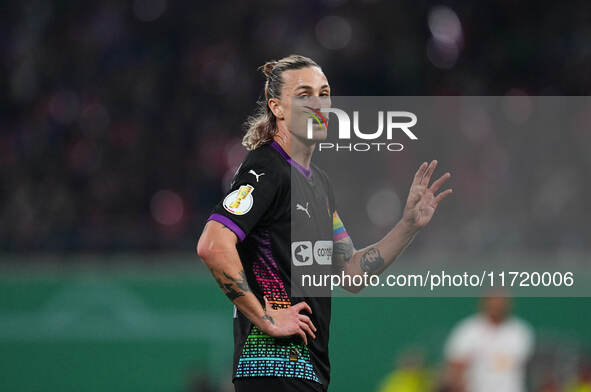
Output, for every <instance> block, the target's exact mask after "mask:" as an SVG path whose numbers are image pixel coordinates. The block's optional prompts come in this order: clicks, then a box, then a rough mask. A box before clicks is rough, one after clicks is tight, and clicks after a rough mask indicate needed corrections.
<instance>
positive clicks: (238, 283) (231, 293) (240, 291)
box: [212, 271, 250, 301]
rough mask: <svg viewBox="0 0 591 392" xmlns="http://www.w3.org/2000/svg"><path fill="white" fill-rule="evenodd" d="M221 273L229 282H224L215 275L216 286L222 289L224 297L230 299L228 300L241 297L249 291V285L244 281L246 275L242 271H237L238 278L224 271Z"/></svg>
mask: <svg viewBox="0 0 591 392" xmlns="http://www.w3.org/2000/svg"><path fill="white" fill-rule="evenodd" d="M212 272H213V271H212ZM223 274H224V277H225V278H226V279H229V280H230V282H226V283H224V282H222V280H221V279H220V278H218V277H215V280H216V282H218V286H220V288H221V289H222V291H223V292H224V294H226V297H228V298H229V299H230V301H234V300H235V299H236V298H239V297H243V296H244V295H245V294H246V293H247V292H249V291H250V287H249V286H248V283H247V282H246V275H245V274H244V271H240V272H239V273H238V275H239V277H238V278H234V277H232V276H230V275H229V274H227V273H226V272H223ZM214 276H215V274H214Z"/></svg>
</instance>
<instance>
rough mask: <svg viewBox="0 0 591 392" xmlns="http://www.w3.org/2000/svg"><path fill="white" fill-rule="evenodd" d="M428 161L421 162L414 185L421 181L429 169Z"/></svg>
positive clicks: (413, 181)
mask: <svg viewBox="0 0 591 392" xmlns="http://www.w3.org/2000/svg"><path fill="white" fill-rule="evenodd" d="M427 166H428V165H427V162H423V163H421V166H419V169H418V170H417V172H416V173H415V178H414V179H413V180H412V185H411V186H414V185H418V184H420V183H421V178H423V174H425V170H426V169H427Z"/></svg>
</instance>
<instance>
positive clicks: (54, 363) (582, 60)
mask: <svg viewBox="0 0 591 392" xmlns="http://www.w3.org/2000/svg"><path fill="white" fill-rule="evenodd" d="M0 21H1V23H0V31H1V33H2V34H0V47H1V49H2V50H1V53H2V54H1V57H0V58H1V59H2V62H1V64H2V70H3V73H2V74H3V75H2V77H1V78H0V107H1V108H2V109H1V111H0V269H1V274H0V352H2V353H3V355H2V358H1V359H0V380H1V381H0V383H1V384H2V390H6V391H37V390H61V391H70V390H71V391H104V390H111V391H135V390H138V391H139V390H142V391H219V390H228V388H229V385H228V379H229V375H230V371H231V351H232V340H231V339H232V338H231V322H232V318H231V317H232V316H231V315H232V306H231V304H230V303H229V301H227V299H226V298H225V297H224V296H223V294H222V293H221V292H219V290H218V288H217V286H216V284H215V282H214V281H213V279H211V277H210V276H209V274H208V271H207V270H206V269H205V268H204V267H203V266H202V264H201V263H200V261H199V260H198V258H197V257H196V255H195V251H194V248H195V245H196V242H197V238H198V236H199V234H200V233H201V230H202V227H203V224H204V221H205V219H206V218H207V216H208V214H209V211H210V210H211V208H212V207H213V205H214V204H215V203H217V202H218V201H219V200H220V199H221V198H222V197H223V195H224V191H225V189H226V188H227V186H228V184H229V182H230V179H231V176H232V174H233V172H234V170H235V168H236V166H237V165H238V164H239V163H240V161H241V160H242V158H243V157H244V154H245V152H246V151H245V150H244V149H243V147H242V146H241V145H240V140H241V134H242V122H243V121H244V120H245V119H246V117H247V116H248V115H249V114H250V113H251V112H252V111H253V110H254V108H255V102H256V100H257V99H258V98H259V97H260V96H261V93H262V87H263V81H264V80H263V77H262V74H260V72H258V71H257V67H258V66H260V65H261V64H263V63H264V62H265V61H267V60H269V59H272V58H281V57H283V56H285V55H288V54H291V53H298V54H302V55H306V56H309V57H312V58H313V59H315V60H316V61H317V62H318V63H319V64H321V65H322V67H323V70H324V72H325V73H326V75H327V76H328V78H329V80H330V83H331V86H332V91H333V94H335V95H497V96H508V97H527V96H533V95H558V96H562V95H578V96H587V95H588V94H589V91H590V90H591V72H589V70H590V69H591V45H590V44H589V42H591V6H590V4H589V3H588V2H586V1H572V2H568V3H566V4H563V3H559V2H549V1H539V2H535V4H526V3H521V2H511V1H503V0H499V1H484V2H477V3H475V2H456V1H435V2H433V1H422V2H418V3H416V2H390V1H385V0H381V1H380V0H364V1H362V0H323V1H298V2H287V1H267V2H255V3H251V2H233V3H231V2H223V1H217V2H198V3H195V2H184V1H175V2H172V1H167V0H130V1H105V0H101V1H95V2H92V3H87V2H68V1H22V2H4V4H3V5H2V12H1V13H0ZM520 102H521V103H523V102H526V105H527V102H529V101H527V99H525V101H523V99H522V98H518V101H517V103H520ZM518 106H519V105H518ZM590 108H591V106H590ZM522 113H523V111H517V112H515V113H513V115H514V116H515V119H516V121H519V119H520V116H521V115H522ZM589 113H591V111H587V112H582V113H581V116H580V118H578V119H575V120H574V121H575V123H576V124H579V125H578V126H572V127H568V128H565V129H561V130H559V131H557V133H556V134H555V135H553V136H552V135H547V137H546V138H545V139H542V141H539V139H538V142H537V143H536V142H534V140H535V135H532V139H529V138H527V137H523V138H522V139H520V143H521V144H519V145H521V146H527V145H528V143H534V144H535V146H536V148H531V149H528V148H525V147H524V148H523V149H522V151H520V154H519V155H515V154H509V155H510V156H511V157H516V156H518V157H519V159H517V160H515V161H512V162H509V163H507V166H504V167H505V168H507V167H509V168H511V167H515V166H514V165H516V166H517V167H519V168H520V170H522V171H523V173H524V175H523V176H511V175H510V173H511V171H510V170H501V171H500V172H499V171H495V170H493V169H494V167H496V166H495V165H496V164H498V163H499V162H500V164H501V165H502V164H503V159H504V157H506V156H507V154H505V153H504V151H503V148H504V147H506V146H503V144H502V143H498V144H495V148H494V149H493V150H491V151H492V152H491V153H490V154H487V153H486V152H487V151H488V150H487V149H486V148H485V144H484V143H483V141H489V140H490V139H487V138H486V137H479V136H478V135H476V136H475V137H474V135H472V136H470V135H467V136H466V142H465V143H462V144H451V142H450V143H448V144H445V143H446V141H445V138H440V139H438V140H437V142H438V143H439V145H440V148H441V149H442V150H444V151H446V154H447V156H453V154H454V152H455V154H457V155H458V156H460V155H462V154H473V159H474V160H475V164H474V166H473V167H472V168H471V170H470V171H467V172H464V173H459V174H460V175H459V176H458V178H457V180H456V181H457V184H458V186H459V190H464V191H465V192H469V194H470V197H471V198H473V199H474V200H480V201H481V202H485V203H496V204H497V205H508V206H509V207H510V208H513V210H511V211H512V212H515V214H504V215H503V214H501V215H496V214H483V215H482V216H483V219H482V220H480V221H468V220H465V221H457V222H454V223H455V225H454V226H453V227H454V228H456V229H457V231H458V232H459V233H464V234H465V235H466V236H470V237H469V238H470V239H471V241H470V242H471V243H472V244H474V249H471V251H472V252H474V254H475V255H478V254H486V253H487V252H488V251H489V250H490V249H501V248H510V249H512V250H519V251H523V252H526V253H527V254H529V255H542V256H547V257H556V256H557V255H561V257H566V256H565V255H568V254H576V255H577V256H576V257H577V258H581V257H582V258H583V259H585V258H586V259H587V260H588V259H589V258H588V255H589V247H590V245H589V241H588V239H589V228H588V225H586V219H584V218H586V216H587V215H588V213H587V211H586V209H585V205H586V200H587V198H586V197H584V195H587V194H589V183H588V181H585V180H586V179H587V178H588V173H589V169H590V167H591V158H590V155H589V154H588V151H589V147H590V146H591V132H590V131H589V130H590V127H589V126H588V124H590V123H591V117H590V116H589ZM581 124H582V125H581ZM560 132H564V133H563V136H564V137H562V138H561V137H559V136H560ZM553 147H558V148H553ZM505 152H506V151H505ZM396 158H397V159H398V160H399V161H398V164H399V167H400V168H402V169H401V170H400V172H398V173H397V174H396V175H398V176H400V177H399V178H400V181H397V182H396V183H397V184H400V185H401V186H404V187H407V183H406V182H405V179H406V178H407V177H408V175H409V169H408V168H411V167H415V164H418V163H420V159H421V158H422V157H421V156H416V155H413V154H399V155H397V156H396ZM567 158H568V159H567ZM531 162H545V165H544V166H543V167H540V166H538V165H533V164H531ZM528 165H529V166H528ZM530 174H531V175H530ZM491 175H495V176H496V175H504V176H505V177H504V181H505V184H506V185H507V187H508V188H509V189H510V187H511V181H520V180H521V179H523V178H524V176H525V177H527V178H529V180H530V181H531V187H532V192H531V193H528V194H525V195H521V194H516V195H512V197H513V198H514V199H515V204H514V205H510V203H509V202H510V201H511V200H512V199H511V198H508V197H507V195H502V194H498V193H495V192H490V190H489V189H487V187H486V182H487V181H486V180H487V178H489V176H491ZM462 187H463V188H462ZM457 190H458V189H456V191H457ZM402 193H404V192H402ZM465 208H470V206H465V205H461V204H459V203H456V204H454V203H450V204H449V207H448V210H447V211H446V212H445V215H444V216H445V217H446V219H447V218H449V219H451V217H454V216H462V214H464V216H465V214H466V212H465ZM345 218H346V215H345ZM484 219H486V220H484ZM370 221H371V219H370ZM346 222H347V220H346V219H345V223H346ZM508 222H510V224H511V226H512V227H513V229H514V231H515V232H519V233H522V234H523V235H522V236H520V237H519V238H517V239H516V238H515V237H514V236H503V235H494V233H498V232H499V227H503V226H506V225H507V224H508ZM446 229H447V231H449V228H445V227H443V225H440V226H439V228H434V229H433V232H432V233H431V234H430V237H429V236H427V237H425V238H424V239H422V240H421V241H422V242H421V243H419V244H418V245H417V244H415V245H417V246H415V247H414V248H411V249H409V252H408V253H407V254H406V255H405V257H407V258H408V260H411V261H412V260H413V257H414V258H418V257H420V254H421V253H420V251H421V248H420V246H421V244H428V243H430V242H429V239H433V240H435V241H436V239H437V238H445V241H443V240H439V242H438V244H439V245H442V246H443V245H445V244H446V243H448V244H449V237H441V236H444V235H445V233H444V231H445V230H446ZM348 230H349V232H351V233H352V235H353V237H354V238H355V231H358V232H359V233H360V234H359V235H362V234H361V232H363V231H365V229H364V228H363V227H358V228H354V227H348ZM375 230H379V229H375ZM362 242H364V241H363V240H362ZM415 248H417V249H415ZM581 255H582V256H581ZM477 303H478V300H477V299H474V298H457V299H449V298H439V299H410V298H407V299H405V298H400V299H394V298H388V299H386V298H384V299H363V298H361V299H351V298H338V299H335V305H334V307H333V324H332V336H331V353H332V355H331V358H332V361H333V368H332V377H333V379H332V386H331V390H335V391H371V390H378V388H380V386H383V385H385V384H383V382H384V380H385V379H386V378H387V377H388V375H389V374H390V372H391V371H392V368H393V367H394V368H404V367H405V366H408V364H409V363H410V364H411V365H412V366H415V367H417V366H418V365H417V363H419V364H420V366H421V367H425V368H428V369H429V370H428V371H429V372H430V374H438V375H442V374H444V373H446V369H445V368H446V361H447V360H446V354H445V353H444V351H445V350H444V347H445V344H446V343H445V342H446V341H447V339H448V336H449V334H450V333H451V331H452V329H453V327H454V325H456V324H457V323H458V322H459V321H460V320H462V319H463V318H464V317H467V316H469V315H470V314H472V313H474V312H475V311H476V309H477ZM590 305H591V301H589V300H588V299H583V298H578V299H577V298H571V299H568V298H554V299H542V298H538V299H523V298H520V299H517V300H516V301H515V305H514V307H515V313H516V314H517V315H518V316H520V317H522V318H523V319H524V320H526V321H527V323H528V324H529V325H530V326H531V329H532V331H533V333H534V334H535V337H536V344H535V349H534V351H533V353H532V355H533V356H532V363H531V365H528V366H531V369H530V370H529V371H528V388H529V389H530V390H535V391H542V390H543V391H571V390H572V391H583V390H588V389H583V388H591V387H590V386H589V378H590V375H589V373H590V372H589V365H588V358H589V353H590V352H591V351H590V346H591V333H590V332H589V325H590V322H591V315H590V312H589V311H588V309H589V306H590ZM343 325H346V326H347V327H346V328H345V327H343ZM408 353H410V354H408ZM370 358H371V359H370ZM397 358H398V359H397ZM400 358H402V359H400ZM405 358H410V359H405ZM417 358H420V359H417ZM429 377H431V376H429ZM438 377H439V376H433V378H434V379H439V378H438ZM437 383H438V382H437V381H433V382H432V383H428V384H420V383H419V384H418V385H419V386H418V387H416V388H418V389H416V388H415V389H414V390H432V389H434V388H436V387H435V386H434V385H435V384H437ZM585 385H586V386H585ZM575 388H578V389H575ZM398 390H406V391H412V390H413V389H408V387H407V389H398Z"/></svg>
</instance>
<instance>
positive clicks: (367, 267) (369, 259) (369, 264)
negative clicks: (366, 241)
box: [360, 248, 384, 274]
mask: <svg viewBox="0 0 591 392" xmlns="http://www.w3.org/2000/svg"><path fill="white" fill-rule="evenodd" d="M360 265H361V269H362V270H363V271H365V272H367V273H369V274H373V273H375V272H376V271H378V270H379V269H380V268H382V267H383V266H384V259H383V258H382V255H381V254H380V250H379V249H377V248H371V249H369V250H368V251H366V252H365V253H364V254H363V255H362V256H361V264H360Z"/></svg>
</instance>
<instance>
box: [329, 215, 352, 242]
mask: <svg viewBox="0 0 591 392" xmlns="http://www.w3.org/2000/svg"><path fill="white" fill-rule="evenodd" d="M348 236H349V233H347V229H345V226H344V225H343V221H341V218H340V217H339V213H338V212H336V211H335V212H333V213H332V240H333V241H334V242H337V241H340V240H342V239H343V238H347V237H348Z"/></svg>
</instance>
